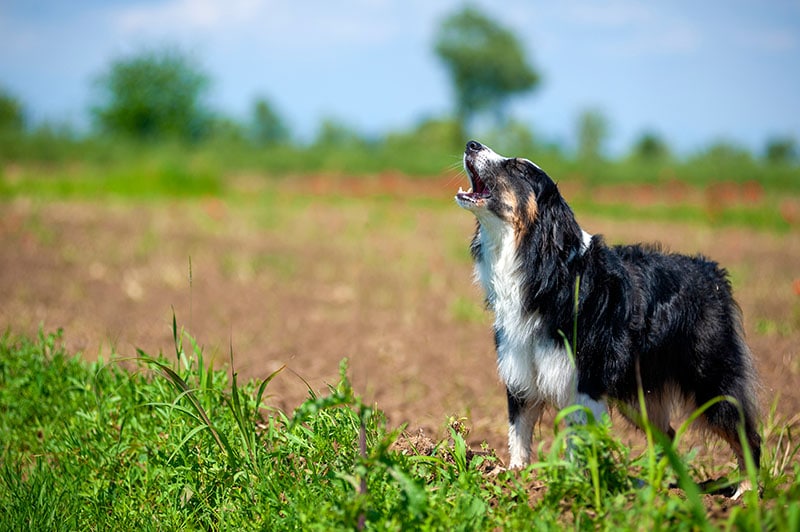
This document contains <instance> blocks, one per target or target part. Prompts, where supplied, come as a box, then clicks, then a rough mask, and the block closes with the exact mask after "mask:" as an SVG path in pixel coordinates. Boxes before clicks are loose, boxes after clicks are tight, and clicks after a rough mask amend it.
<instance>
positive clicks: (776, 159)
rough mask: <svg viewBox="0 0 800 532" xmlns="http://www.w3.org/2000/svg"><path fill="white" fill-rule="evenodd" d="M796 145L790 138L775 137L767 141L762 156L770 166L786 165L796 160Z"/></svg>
mask: <svg viewBox="0 0 800 532" xmlns="http://www.w3.org/2000/svg"><path fill="white" fill-rule="evenodd" d="M797 154H798V150H797V143H796V142H795V140H794V139H793V138H791V137H775V138H771V139H769V140H768V141H767V145H766V148H765V149H764V155H765V156H766V159H767V161H768V162H769V163H771V164H786V163H790V162H792V161H794V160H795V159H796V158H797Z"/></svg>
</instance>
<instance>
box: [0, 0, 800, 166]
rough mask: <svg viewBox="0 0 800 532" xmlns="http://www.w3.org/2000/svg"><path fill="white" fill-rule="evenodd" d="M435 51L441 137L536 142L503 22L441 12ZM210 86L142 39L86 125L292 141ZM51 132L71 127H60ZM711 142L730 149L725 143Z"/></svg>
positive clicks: (2, 111)
mask: <svg viewBox="0 0 800 532" xmlns="http://www.w3.org/2000/svg"><path fill="white" fill-rule="evenodd" d="M434 52H435V54H436V56H437V57H438V59H439V60H440V62H441V63H442V66H443V67H444V68H445V70H446V71H447V73H448V75H449V79H450V82H451V86H452V92H453V102H454V103H453V109H452V110H451V116H450V117H445V118H442V119H436V120H433V121H429V122H433V123H434V124H433V125H438V127H440V128H441V127H445V129H447V130H448V131H449V133H448V134H447V135H445V138H442V139H440V140H441V141H442V142H451V143H452V147H453V148H454V149H455V148H457V147H458V146H459V145H460V144H461V143H462V142H463V139H464V138H465V137H466V134H465V132H466V131H468V130H471V126H473V125H474V123H475V122H476V120H477V119H479V118H481V119H483V123H489V124H491V125H492V126H494V130H495V131H508V132H510V133H506V134H499V136H500V137H509V136H510V137H513V139H512V140H511V141H510V142H511V144H515V143H516V144H519V143H520V141H521V142H522V143H523V144H526V143H527V144H529V145H532V144H534V143H535V138H534V135H533V133H532V132H531V130H530V128H528V127H527V126H526V125H525V124H521V123H519V122H515V121H513V120H511V119H510V118H509V117H508V113H507V109H508V104H509V103H510V102H511V101H512V99H513V98H514V97H516V96H519V95H521V94H525V93H530V92H532V91H534V90H536V88H537V87H538V86H539V84H540V80H541V76H540V74H539V72H538V71H537V70H536V68H535V67H534V66H533V65H532V64H531V63H530V61H529V59H528V58H527V57H526V54H525V51H524V48H523V47H522V45H521V43H520V41H519V40H518V39H517V38H516V36H515V35H514V34H513V33H512V32H511V31H510V30H509V29H507V28H504V27H503V26H502V25H500V24H499V23H497V22H496V21H494V20H492V19H490V18H489V17H487V16H486V15H485V14H483V13H481V12H479V11H478V10H476V9H475V8H473V7H467V8H464V9H462V10H459V11H457V12H455V13H453V14H451V15H450V16H448V17H446V18H445V19H444V20H443V21H442V23H441V24H440V27H439V29H438V32H437V34H436V36H435V44H434ZM210 86H211V77H210V76H209V75H208V73H207V72H205V70H204V69H203V68H202V66H201V65H200V64H199V63H198V62H197V61H196V60H195V59H194V58H193V57H192V56H191V55H189V54H187V53H185V52H183V51H181V50H180V49H178V48H160V49H150V50H144V51H140V52H138V53H135V54H132V55H129V56H123V57H118V58H115V59H113V60H112V61H111V62H110V64H109V65H108V67H107V68H106V69H105V70H104V71H103V72H102V73H100V75H99V76H98V78H97V80H96V87H95V88H96V89H97V95H96V102H95V104H94V105H93V106H92V107H91V109H90V114H91V118H92V120H91V123H92V129H91V132H90V133H89V135H90V136H102V137H107V138H115V139H125V140H134V141H137V142H149V141H163V140H172V141H179V142H185V143H189V144H198V143H203V142H208V141H209V140H215V141H220V140H222V141H225V142H233V143H240V144H247V145H252V146H255V147H265V146H288V145H293V144H297V143H298V141H297V140H296V139H295V138H294V137H293V133H292V130H291V127H290V125H289V123H288V122H287V121H286V120H285V119H284V117H283V116H282V115H281V113H280V112H279V110H278V109H276V107H275V106H274V105H273V103H272V102H271V101H270V100H269V99H268V98H266V97H258V98H256V99H255V100H254V101H253V102H252V104H251V107H250V111H249V115H248V118H247V119H246V120H245V121H244V122H243V121H237V120H234V119H232V118H230V117H227V116H225V115H223V114H221V113H219V112H214V111H212V110H211V108H210V106H209V105H208V104H207V96H208V91H209V88H210ZM443 124H444V126H443ZM608 124H609V121H608V119H607V117H606V116H604V115H603V113H602V112H600V111H597V110H586V111H584V112H583V113H581V114H580V115H579V117H578V120H577V122H576V124H575V144H576V150H575V154H574V156H575V158H576V159H578V160H581V161H594V160H598V159H601V158H602V157H603V154H604V143H605V142H606V140H607V138H608V134H609V127H608ZM430 127H432V124H430V123H422V124H419V125H418V127H417V129H425V128H430ZM31 130H32V128H30V127H28V124H27V123H26V116H25V112H24V105H23V104H22V102H21V101H20V100H19V99H18V98H16V97H15V96H14V95H12V94H10V93H9V92H7V91H4V90H3V89H2V87H0V137H2V138H5V139H8V138H9V137H12V136H20V135H25V134H28V133H30V132H31ZM39 133H41V132H39ZM49 133H51V134H52V133H53V132H52V130H49ZM57 133H58V132H57ZM60 134H62V135H67V134H71V133H69V131H68V130H67V131H61V132H60ZM392 135H393V133H389V134H387V135H386V137H385V138H382V139H368V138H365V137H364V136H363V135H361V134H360V133H359V132H358V131H356V130H354V129H353V128H351V127H349V126H348V125H346V124H343V123H339V122H335V121H332V120H329V119H328V120H324V121H323V122H322V123H321V124H320V127H319V130H318V133H317V136H316V139H315V140H314V143H315V144H318V145H336V146H339V147H341V146H347V145H359V144H361V145H363V144H369V143H376V142H382V141H384V140H386V138H389V137H391V136H392ZM394 135H395V136H396V134H394ZM447 137H449V139H448V138H447ZM550 148H551V149H554V148H555V149H558V147H553V146H550ZM712 149H723V150H728V151H730V150H738V148H736V147H733V146H729V145H719V146H715V147H712ZM0 155H2V149H0ZM631 155H632V156H635V157H638V158H641V159H648V160H659V159H664V158H668V157H670V156H671V154H670V149H669V146H668V144H667V143H666V142H665V141H664V140H663V138H661V137H660V136H659V135H658V134H656V133H654V132H644V133H642V134H641V135H640V137H639V138H638V139H637V140H636V141H635V143H634V145H633V146H632V147H631ZM799 155H800V153H799V152H798V147H797V144H796V141H795V140H794V139H792V138H789V137H776V138H772V139H768V140H767V141H766V144H765V148H764V152H763V154H762V156H763V158H764V160H766V161H768V162H771V163H795V162H796V161H797V159H798V156H799Z"/></svg>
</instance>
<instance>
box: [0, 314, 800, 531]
mask: <svg viewBox="0 0 800 532" xmlns="http://www.w3.org/2000/svg"><path fill="white" fill-rule="evenodd" d="M173 325H174V322H173ZM174 332H175V357H176V358H174V359H172V360H168V359H166V358H165V357H163V356H160V357H157V358H152V357H150V356H148V355H146V354H145V353H139V357H138V358H137V360H136V361H135V363H136V370H135V371H126V370H123V369H121V368H120V366H119V365H118V364H117V363H114V362H108V363H107V362H103V361H98V362H94V363H86V362H83V361H81V360H80V359H79V358H77V357H72V356H69V355H68V354H67V353H66V352H65V351H64V349H63V348H62V347H61V346H60V340H59V336H58V335H44V334H40V335H39V337H38V338H36V339H29V338H25V337H22V338H12V337H11V336H10V335H9V334H6V335H4V336H3V337H2V338H0V433H2V434H3V440H2V447H1V448H0V508H2V509H3V510H2V512H0V528H2V529H3V530H62V529H64V530H66V529H68V530H83V529H117V530H119V529H133V530H152V529H158V530H177V529H180V530H184V529H214V530H217V529H225V530H256V529H257V530H301V529H302V530H308V529H312V530H345V529H347V530H352V529H354V528H363V529H381V530H386V529H389V530H401V529H403V530H404V529H437V530H489V529H497V528H502V529H519V528H530V527H531V526H532V524H534V523H535V526H536V527H537V528H539V529H554V530H555V529H559V530H560V529H563V528H564V527H572V528H576V529H598V528H599V529H624V530H642V529H648V528H652V529H664V528H670V529H672V528H678V529H687V530H688V529H709V528H712V527H717V526H722V527H724V528H744V529H775V530H797V529H798V526H800V502H798V500H800V482H799V481H798V477H797V474H798V472H800V471H798V470H799V469H800V465H798V463H797V459H796V458H797V444H796V443H794V442H792V440H791V432H790V431H788V430H783V429H781V430H780V431H779V432H780V437H779V438H778V441H777V443H776V444H775V447H774V448H771V449H766V452H765V463H764V464H762V466H763V467H762V472H761V477H760V483H761V486H762V488H763V500H761V501H759V500H758V499H757V494H756V492H750V493H749V494H748V495H747V496H746V497H747V501H746V505H744V506H733V507H732V509H731V511H730V513H729V515H728V516H726V517H724V518H719V517H717V520H716V521H712V520H711V519H710V518H709V516H708V515H707V514H706V512H705V510H704V506H703V501H702V499H701V496H700V494H699V491H698V490H697V489H696V487H695V488H692V486H694V485H693V484H692V483H691V481H690V480H689V476H688V468H687V465H686V463H685V462H684V461H683V460H682V458H681V457H679V456H678V455H677V454H676V453H675V451H674V449H673V448H672V447H671V446H669V445H668V444H663V445H662V446H660V447H659V446H658V445H657V444H654V445H653V446H651V449H650V450H649V451H648V452H647V453H646V454H645V455H644V456H642V457H639V458H631V457H630V456H629V452H628V451H627V450H626V448H625V447H624V446H623V445H622V444H621V443H620V442H619V441H617V440H615V439H614V438H613V437H612V436H611V435H610V433H609V425H608V423H607V422H598V423H589V424H587V425H585V426H581V425H577V426H570V427H568V428H566V429H560V428H559V425H558V421H559V419H560V418H561V417H563V416H566V415H568V414H569V413H570V412H568V411H565V412H562V413H561V414H560V416H559V419H557V420H556V422H557V425H556V428H555V436H554V438H553V443H552V445H551V447H550V449H549V450H548V451H547V452H544V451H543V450H542V448H540V450H539V461H538V462H536V463H535V464H533V465H532V466H530V467H529V468H528V469H526V470H524V471H521V472H499V473H498V472H497V471H498V469H495V467H496V466H498V465H499V464H498V461H497V459H496V458H494V457H493V456H492V454H491V453H486V452H483V453H474V452H472V451H471V450H470V449H469V448H468V446H467V444H466V442H465V440H464V434H463V433H462V432H461V430H460V429H459V428H458V425H452V426H451V428H450V435H449V438H448V439H447V440H446V441H443V442H440V443H439V444H438V445H437V446H436V448H435V449H434V450H433V451H432V452H427V453H421V452H414V451H413V450H411V451H405V452H400V451H398V450H396V449H395V448H393V447H392V443H393V442H395V441H396V440H397V439H398V438H402V436H401V433H400V431H397V430H396V431H390V430H387V428H386V423H385V421H384V417H383V416H382V414H381V412H380V411H378V410H377V409H375V408H374V407H371V406H368V405H366V404H364V403H363V402H362V401H361V399H360V398H359V397H358V396H357V395H356V394H355V392H354V390H353V389H352V387H351V385H350V383H349V381H348V379H347V375H346V373H347V367H346V365H345V364H343V365H342V367H341V372H340V373H341V377H340V381H339V382H338V383H337V384H336V385H335V386H331V387H330V390H329V394H328V395H326V396H317V395H315V394H313V393H311V392H310V393H309V398H308V400H307V401H306V402H304V403H303V404H302V405H301V406H300V407H299V408H298V409H297V410H295V412H293V413H291V414H287V413H284V412H282V411H280V410H277V409H274V408H266V407H265V406H264V402H265V398H266V397H268V392H269V385H270V382H271V381H272V380H273V379H275V378H278V377H280V370H278V371H277V372H275V373H273V374H272V375H270V376H268V377H267V378H266V379H265V380H263V381H261V382H247V383H244V384H242V383H239V382H238V381H237V378H236V374H235V373H233V374H229V373H228V371H226V370H216V369H213V368H212V367H211V366H210V365H205V363H204V360H203V351H202V349H201V348H200V347H199V346H197V345H196V343H195V342H194V341H193V340H192V339H191V338H190V337H189V336H188V335H183V334H180V333H179V332H178V330H177V327H174ZM186 343H188V344H190V346H189V349H184V344H186ZM129 362H130V361H129ZM567 443H569V446H570V448H571V454H570V455H569V457H568V458H567V453H566V452H565V447H566V446H567ZM656 449H660V452H661V453H662V454H663V455H664V456H663V457H659V455H658V454H657V453H656ZM492 469H494V472H493V473H487V471H490V470H492ZM637 471H638V472H640V473H641V474H640V475H639V476H641V477H642V478H643V479H646V480H647V481H648V482H647V483H646V484H645V485H644V487H636V486H637V484H639V483H640V482H638V481H636V480H635V479H634V478H632V476H631V474H632V473H634V472H637ZM637 474H638V473H637ZM676 478H677V482H678V484H679V485H680V486H681V487H682V488H684V494H683V495H677V494H675V493H674V492H673V491H674V490H667V489H666V483H667V482H668V481H670V480H674V479H676ZM537 493H538V494H539V495H538V496H535V494H537Z"/></svg>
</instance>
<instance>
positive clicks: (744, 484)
mask: <svg viewBox="0 0 800 532" xmlns="http://www.w3.org/2000/svg"><path fill="white" fill-rule="evenodd" d="M753 489H754V488H753V484H752V483H751V482H750V479H749V478H746V479H744V480H743V481H741V482H740V483H739V485H738V486H737V487H736V491H735V492H734V493H733V495H731V499H732V500H734V501H738V500H739V499H741V498H742V496H743V495H744V494H745V493H747V492H748V491H751V490H753Z"/></svg>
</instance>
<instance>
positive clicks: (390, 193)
mask: <svg viewBox="0 0 800 532" xmlns="http://www.w3.org/2000/svg"><path fill="white" fill-rule="evenodd" d="M459 184H466V183H460V182H458V179H457V178H451V179H442V180H431V181H430V182H423V183H420V182H419V181H417V182H414V183H405V182H404V181H403V180H402V179H401V178H398V177H392V176H387V177H385V178H384V179H383V180H381V182H380V183H379V184H376V183H374V182H366V183H359V182H357V181H349V182H348V181H347V180H341V179H340V180H331V179H316V180H314V179H303V180H286V181H283V182H279V183H275V184H271V185H270V186H268V187H267V186H265V185H264V184H263V180H259V179H256V178H246V177H240V178H238V179H237V185H236V190H237V192H236V193H234V194H232V195H230V196H229V197H226V199H206V200H192V201H189V200H181V201H177V200H176V201H170V200H158V201H151V202H144V201H141V202H132V201H111V202H105V203H100V202H79V201H73V202H52V201H48V202H43V201H40V200H30V199H17V200H13V201H11V202H6V203H2V204H0V213H1V215H0V244H2V246H0V301H2V305H0V327H2V328H4V329H6V328H8V329H9V330H10V331H12V332H13V333H21V332H26V333H33V332H35V331H36V330H37V328H38V327H39V325H40V324H43V326H44V327H45V329H47V330H55V329H56V328H59V327H63V328H64V331H65V335H64V338H65V341H66V343H67V345H68V346H69V348H70V349H73V350H80V351H82V352H83V353H84V356H85V357H86V358H94V357H96V356H97V355H98V354H103V355H104V356H108V354H109V353H110V352H111V351H113V352H115V353H117V355H118V356H121V357H127V356H134V355H135V347H140V348H142V349H144V350H145V351H147V352H149V353H152V354H155V353H157V352H158V351H163V352H164V353H166V354H169V353H171V352H172V332H171V322H172V312H173V309H174V312H175V314H176V316H177V320H178V323H179V325H182V326H183V327H185V328H186V330H187V331H188V332H190V333H191V334H192V335H193V336H194V337H195V338H196V339H197V341H198V342H199V343H200V344H202V345H203V346H205V353H206V357H209V356H214V357H215V360H216V361H218V362H219V363H221V364H222V363H227V362H228V360H229V346H230V345H232V346H233V350H234V365H235V367H236V370H237V371H238V372H239V373H240V375H242V376H244V377H248V378H249V377H253V378H263V377H265V376H266V375H268V374H270V373H271V372H272V371H274V370H275V369H277V368H279V367H280V366H281V365H283V364H286V365H287V366H288V368H289V369H290V370H291V371H285V372H283V373H282V374H281V375H280V376H279V377H278V378H277V379H275V380H274V381H273V382H272V383H271V385H270V388H269V393H270V394H271V398H270V402H271V403H272V404H273V405H275V406H278V407H281V408H284V409H291V408H293V407H294V406H296V405H297V404H298V403H299V402H300V401H301V400H302V399H304V398H305V397H306V396H307V389H306V387H305V384H304V382H303V380H305V381H306V382H308V383H309V384H310V385H311V386H312V387H313V388H314V389H315V390H317V391H323V392H324V390H325V385H326V383H334V382H336V379H337V370H338V364H339V361H340V360H341V359H342V358H344V357H347V358H349V360H350V367H351V370H350V374H351V376H352V381H353V384H354V386H355V388H356V389H357V390H358V391H360V392H361V393H362V394H363V395H364V396H365V397H366V398H367V399H368V400H370V401H374V402H375V403H377V406H378V407H379V408H381V409H382V410H384V411H385V412H386V413H387V415H388V417H389V422H390V425H392V426H397V425H399V424H401V423H408V424H409V427H410V428H411V429H412V430H417V429H418V428H423V429H424V430H425V431H426V432H427V433H429V434H432V435H437V434H440V431H441V429H442V428H443V427H444V426H445V423H446V420H447V418H448V416H451V415H454V416H457V417H462V416H463V417H467V418H468V423H469V424H470V425H471V426H472V432H471V437H472V438H473V439H474V443H475V444H478V443H479V442H480V441H483V440H485V441H487V442H488V444H489V445H490V446H492V447H494V448H496V449H497V450H498V454H499V455H500V456H501V457H505V433H506V414H505V394H504V392H503V389H502V388H501V386H500V384H499V382H498V379H497V377H496V373H495V367H494V353H493V343H492V334H491V331H490V324H491V316H490V315H489V314H488V313H487V312H485V311H484V310H483V306H482V294H481V293H480V291H479V289H478V288H477V287H476V286H474V285H473V284H472V266H471V263H470V260H469V254H468V251H467V246H468V243H469V239H470V236H471V233H472V230H473V227H474V220H473V219H472V217H471V215H469V214H468V213H466V212H464V211H462V210H461V209H458V208H457V207H456V206H455V205H454V204H453V203H452V199H451V198H452V195H453V193H454V191H455V190H457V189H458V185H459ZM648 194H652V189H648ZM578 218H579V222H580V223H581V224H582V225H583V227H584V228H585V229H587V230H588V231H590V232H592V233H603V234H604V235H606V238H607V240H608V241H609V242H612V243H616V242H628V241H652V240H657V241H661V242H662V243H663V244H665V245H666V246H667V247H669V248H670V249H672V250H674V251H681V252H686V253H697V252H703V253H704V254H706V255H708V256H710V257H712V258H714V259H716V260H718V261H719V262H721V263H722V264H723V265H724V266H726V267H727V268H728V269H729V271H730V273H731V276H732V279H733V283H734V287H735V291H736V295H737V299H738V300H739V302H740V304H741V306H742V308H743V311H744V315H745V322H746V329H747V334H748V338H749V342H750V344H751V347H752V348H753V351H754V353H755V356H756V360H757V366H758V369H759V371H760V374H761V377H762V381H763V390H762V392H763V394H762V404H763V406H764V410H765V411H767V410H768V409H769V407H770V405H771V404H772V403H773V402H777V403H776V404H777V414H778V416H780V417H782V418H784V419H785V420H793V421H792V422H793V423H797V420H798V414H797V413H798V412H799V411H800V386H798V383H800V381H799V380H798V376H800V356H799V355H800V227H798V226H797V225H795V226H794V228H793V230H792V231H790V232H788V233H783V234H772V233H764V232H757V231H753V230H747V229H736V228H716V227H712V226H709V225H701V224H692V225H686V224H680V223H663V222H658V223H656V222H648V221H641V220H637V221H635V222H630V221H628V222H621V221H610V220H608V219H600V218H592V217H590V216H584V215H581V213H580V212H579V213H578ZM541 432H542V433H543V434H544V435H545V436H546V435H547V434H548V433H549V428H547V426H545V427H543V428H542V429H541Z"/></svg>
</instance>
